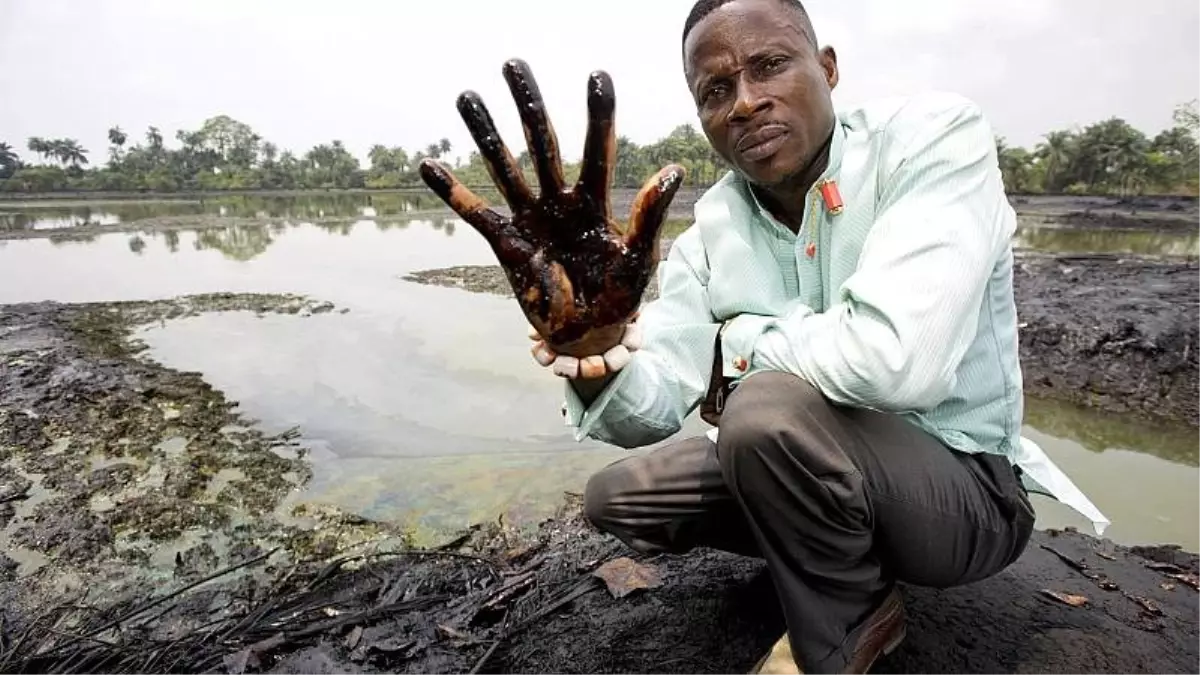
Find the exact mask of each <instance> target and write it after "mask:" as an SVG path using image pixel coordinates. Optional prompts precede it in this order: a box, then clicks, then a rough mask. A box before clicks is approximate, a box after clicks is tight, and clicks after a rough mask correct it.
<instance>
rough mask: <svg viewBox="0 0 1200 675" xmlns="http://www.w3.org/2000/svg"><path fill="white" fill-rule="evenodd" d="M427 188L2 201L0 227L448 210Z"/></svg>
mask: <svg viewBox="0 0 1200 675" xmlns="http://www.w3.org/2000/svg"><path fill="white" fill-rule="evenodd" d="M445 208H446V207H445V204H444V203H443V202H442V201H441V200H440V199H438V198H437V197H436V196H435V195H433V194H432V193H430V192H429V191H428V190H412V191H400V192H384V193H348V194H334V195H329V194H319V195H312V194H298V195H221V196H203V197H198V198H195V199H174V200H167V199H164V200H145V201H137V200H129V201H116V200H114V201H112V202H104V201H97V202H92V203H76V204H71V205H65V206H64V205H61V203H60V204H54V203H52V202H51V203H48V204H46V205H40V204H38V203H36V202H21V203H16V204H5V203H4V202H0V229H2V230H39V229H52V228H69V227H79V226H83V225H115V224H118V223H132V222H135V221H139V220H152V219H162V218H175V217H181V216H209V217H215V218H240V219H256V220H267V219H284V220H294V221H307V222H316V221H322V220H346V219H349V220H350V222H353V221H355V220H358V219H360V218H368V219H375V218H387V217H390V216H409V215H412V214H416V213H421V212H427V211H440V210H445Z"/></svg>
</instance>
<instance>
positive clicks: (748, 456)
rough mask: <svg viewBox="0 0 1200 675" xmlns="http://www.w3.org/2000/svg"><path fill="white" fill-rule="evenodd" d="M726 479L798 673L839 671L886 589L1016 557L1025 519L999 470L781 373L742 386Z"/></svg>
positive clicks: (981, 569) (956, 577)
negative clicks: (765, 573)
mask: <svg viewBox="0 0 1200 675" xmlns="http://www.w3.org/2000/svg"><path fill="white" fill-rule="evenodd" d="M717 455H718V461H719V464H720V467H721V471H722V476H723V478H724V483H725V485H726V488H727V489H728V490H729V492H730V493H731V494H732V495H733V498H734V500H735V501H736V502H737V504H738V505H739V507H740V508H741V511H742V514H743V516H744V517H745V523H746V525H747V528H748V530H749V531H750V533H751V535H752V536H753V539H754V541H755V543H756V544H757V547H758V549H759V551H760V552H761V555H762V557H763V558H764V559H765V560H766V562H767V565H768V567H769V569H770V571H771V576H772V579H773V581H774V583H775V585H776V588H777V590H778V592H779V596H780V599H781V602H782V604H783V611H784V616H785V617H786V619H787V624H788V635H789V639H790V642H791V645H792V651H793V653H794V654H795V655H796V658H797V660H798V661H799V663H800V665H801V666H802V667H803V668H804V669H805V670H806V671H808V672H838V671H841V670H842V669H843V668H844V667H845V666H846V663H847V662H848V661H849V660H850V658H851V656H852V654H853V651H854V647H855V643H856V641H857V640H858V637H859V635H858V633H859V629H861V628H862V625H863V621H864V619H866V618H867V616H868V615H869V614H870V613H871V611H872V610H873V609H874V608H875V607H876V606H877V604H878V603H879V602H880V601H881V600H882V599H883V597H884V596H885V595H886V593H887V592H888V591H889V590H890V588H891V585H892V584H893V583H894V582H895V581H897V580H900V581H905V582H909V583H914V584H918V585H925V586H936V587H946V586H952V585H957V584H963V583H969V582H972V581H976V580H979V579H982V578H985V577H987V576H990V575H992V574H994V573H996V572H998V571H1000V570H1001V569H1003V568H1004V567H1006V566H1007V565H1009V564H1010V563H1011V562H1012V561H1013V560H1015V559H1016V558H1017V556H1019V555H1020V553H1021V551H1022V550H1023V548H1024V546H1025V544H1026V542H1027V541H1028V538H1029V534H1030V531H1031V530H1032V527H1033V510H1032V508H1031V507H1030V506H1029V502H1028V499H1027V497H1026V496H1025V494H1024V492H1023V491H1022V490H1021V489H1020V485H1019V483H1018V480H1017V477H1016V474H1015V473H1014V472H1013V470H1012V468H1011V467H1010V465H1009V463H1008V461H1007V460H1006V459H1004V458H1003V457H998V456H994V455H966V454H962V453H958V452H954V451H951V450H950V449H948V448H947V447H945V446H944V445H942V444H941V443H939V442H938V441H937V440H935V439H934V438H932V437H931V436H929V435H927V434H925V433H924V432H923V431H921V430H919V429H918V428H917V427H915V426H913V425H911V424H909V423H908V422H906V421H905V420H903V419H902V418H900V417H898V416H895V415H888V414H883V413H878V412H874V411H868V410H862V409H852V408H844V407H839V406H834V405H831V404H830V403H829V402H828V400H827V399H825V398H824V397H823V396H821V394H820V393H819V392H818V391H817V390H816V389H815V388H813V387H812V386H811V385H809V384H808V383H807V382H805V381H804V380H802V379H800V378H798V377H795V376H792V375H787V374H783V373H760V374H756V375H753V376H751V377H749V378H747V379H746V380H745V381H744V382H743V383H742V384H741V385H740V386H739V387H738V388H737V389H736V390H735V391H734V393H733V394H732V395H731V396H730V398H729V400H728V403H727V406H726V409H725V411H724V413H723V416H722V421H721V432H720V437H719V440H718V442H717Z"/></svg>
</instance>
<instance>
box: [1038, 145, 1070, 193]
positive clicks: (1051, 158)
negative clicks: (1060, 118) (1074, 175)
mask: <svg viewBox="0 0 1200 675" xmlns="http://www.w3.org/2000/svg"><path fill="white" fill-rule="evenodd" d="M1045 139H1046V140H1045V141H1043V142H1041V143H1039V144H1038V146H1037V148H1036V149H1035V150H1034V153H1035V156H1036V157H1037V159H1038V161H1040V162H1043V163H1044V164H1045V167H1046V178H1045V187H1046V191H1047V192H1055V191H1057V190H1058V188H1059V187H1060V186H1059V185H1058V181H1057V180H1056V179H1057V178H1058V177H1059V176H1060V175H1062V174H1063V173H1064V172H1065V171H1066V169H1067V167H1069V166H1070V165H1071V153H1072V151H1073V148H1074V137H1073V136H1072V134H1071V132H1069V131H1051V132H1050V133H1048V134H1046V135H1045Z"/></svg>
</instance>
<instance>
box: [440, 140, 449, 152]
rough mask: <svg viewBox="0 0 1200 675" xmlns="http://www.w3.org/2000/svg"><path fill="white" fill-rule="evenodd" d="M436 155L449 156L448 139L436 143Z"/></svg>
mask: <svg viewBox="0 0 1200 675" xmlns="http://www.w3.org/2000/svg"><path fill="white" fill-rule="evenodd" d="M438 153H439V154H441V155H443V156H444V155H448V154H450V139H449V138H443V139H442V140H440V141H438Z"/></svg>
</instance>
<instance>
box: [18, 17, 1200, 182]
mask: <svg viewBox="0 0 1200 675" xmlns="http://www.w3.org/2000/svg"><path fill="white" fill-rule="evenodd" d="M691 4H692V0H591V1H589V2H581V1H579V0H505V1H503V2H499V1H497V0H379V1H369V0H320V1H316V0H241V1H238V0H161V1H159V0H154V1H151V0H0V141H7V142H9V143H11V144H12V145H13V146H14V147H16V148H17V149H18V150H19V151H22V152H24V150H25V140H26V139H27V138H28V137H29V136H32V135H38V136H50V137H64V136H65V137H73V138H77V139H79V140H80V141H81V142H82V143H83V144H84V146H85V147H87V148H88V149H89V150H90V151H91V154H92V157H93V158H94V159H101V158H104V157H106V156H107V153H106V152H105V151H104V147H105V146H106V145H107V141H106V139H105V133H106V130H107V129H108V127H109V126H112V125H114V124H119V125H121V127H122V128H124V129H125V130H126V131H127V132H129V133H130V134H131V135H133V136H137V137H138V138H139V139H140V137H141V136H142V134H143V133H144V131H145V129H146V127H147V126H149V125H152V124H153V125H157V126H158V127H159V128H160V129H162V131H163V133H164V135H165V136H166V137H167V138H168V141H169V143H170V144H172V145H174V144H175V141H174V135H175V131H176V130H177V129H179V128H196V127H198V126H199V125H200V124H201V122H203V120H204V119H205V118H206V117H209V116H212V115H216V114H220V113H225V114H228V115H230V116H232V117H234V118H236V119H238V120H241V121H243V122H246V123H248V124H250V125H251V126H252V127H253V128H254V129H255V130H256V131H257V132H258V133H260V134H261V135H262V136H264V137H265V138H266V139H267V140H270V141H273V142H275V143H276V144H278V145H279V146H281V147H282V148H291V149H294V150H299V151H300V152H303V151H304V150H306V149H307V148H309V147H311V146H312V145H313V144H315V143H318V142H325V141H329V140H332V139H341V140H342V141H343V142H344V143H345V144H346V145H347V146H348V147H349V148H350V149H351V150H352V151H353V152H355V153H356V154H359V155H360V156H361V155H364V154H365V152H366V149H367V148H368V147H369V146H370V145H372V144H373V143H377V142H378V143H385V144H388V145H403V146H404V147H406V148H408V149H409V150H413V149H416V148H420V147H423V146H425V145H426V144H428V143H429V142H431V141H434V140H437V139H438V138H441V137H443V136H445V137H448V138H449V139H450V140H451V142H452V143H453V145H454V148H455V150H454V153H453V154H456V155H457V154H458V153H459V152H464V153H465V152H466V151H468V150H470V149H471V148H472V147H473V146H472V143H471V140H470V137H469V136H468V134H467V133H466V130H465V128H464V126H463V124H462V121H461V119H460V118H459V117H458V114H457V112H456V110H455V108H454V99H455V97H456V96H457V95H458V93H459V92H460V91H462V90H463V89H466V88H473V89H475V90H477V91H479V92H480V93H481V94H482V96H483V97H484V100H485V102H487V103H488V105H489V107H490V108H491V109H492V111H493V115H494V116H495V117H496V119H497V123H498V124H499V126H500V129H501V132H502V133H503V134H504V135H505V137H506V139H508V141H509V143H510V146H513V147H514V152H515V151H516V150H519V149H522V148H523V139H522V137H521V136H520V133H521V132H520V127H519V123H518V121H517V117H516V114H515V111H514V109H513V105H512V99H511V98H510V97H509V94H508V91H507V89H506V87H505V85H504V81H503V79H502V78H501V76H500V66H501V64H502V63H503V61H504V60H505V59H506V58H509V57H512V56H519V57H522V58H524V59H526V60H527V61H528V62H529V63H530V65H531V67H532V68H533V71H534V74H535V75H536V76H537V78H538V82H539V84H540V85H541V88H542V91H543V94H544V95H545V97H546V99H547V103H548V105H549V108H550V114H551V119H552V121H553V123H554V124H555V126H556V128H557V129H558V132H559V138H560V141H561V142H562V144H563V150H564V154H566V155H567V156H568V157H572V158H574V157H578V155H579V149H580V147H581V145H582V137H583V129H584V126H585V116H584V112H585V98H584V97H585V80H586V77H587V74H588V73H589V72H590V71H591V70H593V69H597V68H602V69H605V70H608V71H609V73H611V74H612V76H613V80H614V83H615V85H616V91H617V130H618V133H620V134H625V135H628V136H630V137H631V138H632V139H633V140H634V141H635V142H638V143H646V142H651V141H653V140H655V139H656V138H658V137H660V136H662V135H664V134H665V133H667V132H668V131H669V130H670V129H671V128H672V127H674V126H675V125H678V124H680V123H694V122H695V119H696V117H695V110H694V108H693V106H692V103H691V99H690V98H689V96H688V94H687V90H686V87H685V84H684V81H683V75H682V70H681V63H680V46H679V39H680V30H681V28H682V25H683V21H684V18H685V17H686V15H687V12H688V9H689V8H690V7H691ZM1198 4H1200V3H1197V2H1196V0H1138V1H1136V2H1129V1H1128V0H1121V1H1117V0H1006V1H1005V2H995V1H992V0H906V1H903V2H902V1H900V0H810V1H809V2H808V3H807V5H808V7H809V11H810V13H811V14H812V16H813V21H814V23H815V26H816V30H817V34H818V38H819V39H820V40H821V42H822V43H825V44H831V45H833V46H834V47H835V48H836V49H837V51H838V54H839V62H840V64H841V84H840V85H839V87H838V89H837V90H836V91H835V93H834V98H835V102H836V103H837V104H838V105H847V104H851V103H854V102H858V101H862V100H864V99H869V98H873V97H877V96H886V95H891V94H903V93H909V92H915V91H920V90H925V89H943V90H951V91H956V92H959V93H962V94H965V95H967V96H970V97H972V98H974V99H975V100H977V101H979V102H980V103H981V104H982V105H983V106H984V108H985V109H986V111H987V112H988V114H989V115H990V117H991V120H992V122H993V124H994V126H995V127H996V130H997V133H999V134H1001V135H1004V136H1006V137H1008V138H1009V139H1010V141H1011V142H1013V143H1017V144H1022V145H1032V144H1034V143H1036V142H1037V141H1038V140H1039V139H1040V137H1041V135H1042V134H1043V133H1045V132H1046V131H1048V130H1050V129H1054V128H1060V127H1066V126H1071V125H1084V124H1087V123H1090V122H1093V121H1097V120H1099V119H1104V118H1107V117H1109V116H1113V115H1116V116H1120V117H1124V118H1125V119H1126V120H1128V121H1129V122H1130V123H1132V124H1133V125H1134V126H1136V127H1139V128H1141V129H1143V130H1144V131H1146V132H1148V133H1155V132H1157V131H1158V130H1160V129H1162V128H1163V127H1165V126H1168V125H1170V123H1171V110H1172V108H1173V107H1174V106H1175V105H1176V104H1178V103H1181V102H1184V101H1187V100H1190V99H1193V98H1196V97H1198V96H1200V92H1198V90H1200V44H1198V37H1197V36H1198V33H1200V9H1198ZM24 155H25V157H26V158H27V159H32V158H31V157H29V156H28V153H27V152H24Z"/></svg>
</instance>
